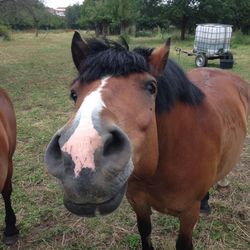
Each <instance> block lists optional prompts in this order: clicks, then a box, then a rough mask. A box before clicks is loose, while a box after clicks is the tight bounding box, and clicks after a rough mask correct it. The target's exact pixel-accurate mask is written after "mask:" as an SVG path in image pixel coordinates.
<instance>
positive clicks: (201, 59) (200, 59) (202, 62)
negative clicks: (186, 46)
mask: <svg viewBox="0 0 250 250" xmlns="http://www.w3.org/2000/svg"><path fill="white" fill-rule="evenodd" d="M195 65H196V66H197V67H199V68H200V67H206V66H207V57H206V55H204V54H198V55H197V56H196V57H195Z"/></svg>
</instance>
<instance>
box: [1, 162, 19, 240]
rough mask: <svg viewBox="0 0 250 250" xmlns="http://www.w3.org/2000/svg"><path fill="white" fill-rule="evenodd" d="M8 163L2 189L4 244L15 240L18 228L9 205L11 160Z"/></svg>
mask: <svg viewBox="0 0 250 250" xmlns="http://www.w3.org/2000/svg"><path fill="white" fill-rule="evenodd" d="M10 164H11V166H9V170H10V171H9V173H8V177H7V179H6V182H5V185H4V188H3V191H2V196H3V200H4V205H5V224H6V227H5V229H4V236H3V242H4V243H5V244H6V245H13V244H14V243H15V242H16V241H17V239H18V234H19V230H18V229H17V228H16V216H15V213H14V211H13V209H12V205H11V193H12V183H11V175H12V162H11V163H10Z"/></svg>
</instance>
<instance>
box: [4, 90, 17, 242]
mask: <svg viewBox="0 0 250 250" xmlns="http://www.w3.org/2000/svg"><path fill="white" fill-rule="evenodd" d="M0 145H1V148H0V191H1V193H2V196H3V199H4V205H5V223H6V228H5V229H4V237H3V240H4V242H5V244H7V245H11V244H14V243H15V242H16V240H17V238H18V229H17V228H16V225H15V224H16V216H15V214H14V211H13V209H12V206H11V199H10V197H11V193H12V184H11V178H12V172H13V163H12V156H13V154H14V151H15V148H16V118H15V112H14V108H13V105H12V103H11V100H10V98H9V97H8V95H7V93H6V92H5V91H4V90H3V89H0Z"/></svg>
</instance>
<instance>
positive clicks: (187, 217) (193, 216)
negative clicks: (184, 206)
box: [176, 202, 200, 250]
mask: <svg viewBox="0 0 250 250" xmlns="http://www.w3.org/2000/svg"><path fill="white" fill-rule="evenodd" d="M199 212H200V202H196V203H195V204H194V205H193V206H192V207H191V208H190V209H189V210H188V211H185V212H182V213H181V214H180V216H179V220H180V230H179V235H178V238H177V241H176V250H192V249H193V243H192V233H193V229H194V226H195V224H196V223H197V221H198V219H199Z"/></svg>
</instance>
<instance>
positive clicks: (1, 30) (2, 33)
mask: <svg viewBox="0 0 250 250" xmlns="http://www.w3.org/2000/svg"><path fill="white" fill-rule="evenodd" d="M0 37H3V40H6V41H10V40H11V37H10V30H9V29H8V27H7V26H5V25H3V24H0Z"/></svg>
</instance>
